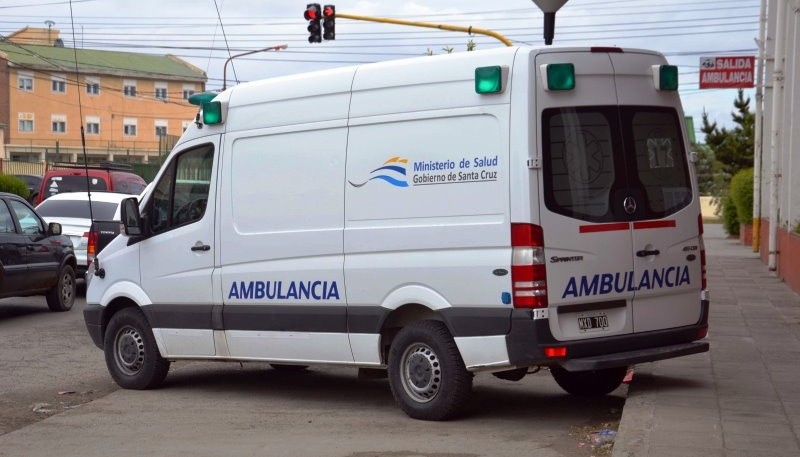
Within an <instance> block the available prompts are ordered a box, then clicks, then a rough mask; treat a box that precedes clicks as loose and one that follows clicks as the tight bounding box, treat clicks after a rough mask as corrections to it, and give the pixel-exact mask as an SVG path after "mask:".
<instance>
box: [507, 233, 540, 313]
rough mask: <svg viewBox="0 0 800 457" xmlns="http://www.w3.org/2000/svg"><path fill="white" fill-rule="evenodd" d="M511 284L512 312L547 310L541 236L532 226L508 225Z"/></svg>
mask: <svg viewBox="0 0 800 457" xmlns="http://www.w3.org/2000/svg"><path fill="white" fill-rule="evenodd" d="M511 283H512V290H513V295H514V307H515V308H546V307H547V272H546V270H545V262H544V234H543V232H542V228H541V227H539V226H538V225H533V224H511Z"/></svg>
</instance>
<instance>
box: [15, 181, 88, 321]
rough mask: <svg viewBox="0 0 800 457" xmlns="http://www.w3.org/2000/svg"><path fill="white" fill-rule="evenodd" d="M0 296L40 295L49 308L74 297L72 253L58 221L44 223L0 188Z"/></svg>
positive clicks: (57, 308)
mask: <svg viewBox="0 0 800 457" xmlns="http://www.w3.org/2000/svg"><path fill="white" fill-rule="evenodd" d="M0 264H2V267H0V298H6V297H19V296H27V295H44V296H45V297H47V306H49V307H50V309H51V310H52V311H68V310H69V309H70V308H72V304H73V303H74V301H75V265H76V261H75V253H74V252H73V249H72V241H70V239H69V237H68V236H66V235H62V234H61V224H58V223H55V222H53V223H50V224H46V223H45V222H44V220H43V219H42V218H41V217H40V216H39V215H38V214H37V213H36V211H35V210H34V209H33V208H32V207H31V206H30V205H29V204H28V202H26V201H25V200H24V199H23V198H22V197H19V196H17V195H13V194H7V193H4V192H0Z"/></svg>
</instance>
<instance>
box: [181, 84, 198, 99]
mask: <svg viewBox="0 0 800 457" xmlns="http://www.w3.org/2000/svg"><path fill="white" fill-rule="evenodd" d="M194 89H195V87H194V84H184V85H183V99H184V100H189V97H191V96H192V95H194Z"/></svg>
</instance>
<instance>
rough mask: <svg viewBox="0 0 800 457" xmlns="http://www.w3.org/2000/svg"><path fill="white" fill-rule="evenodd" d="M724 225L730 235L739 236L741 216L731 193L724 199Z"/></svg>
mask: <svg viewBox="0 0 800 457" xmlns="http://www.w3.org/2000/svg"><path fill="white" fill-rule="evenodd" d="M722 227H723V228H724V229H725V232H727V233H728V235H731V236H739V216H738V215H737V214H736V204H735V203H734V202H733V198H732V197H731V196H730V194H729V195H728V196H726V197H725V198H723V200H722Z"/></svg>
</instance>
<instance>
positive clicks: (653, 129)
mask: <svg viewBox="0 0 800 457" xmlns="http://www.w3.org/2000/svg"><path fill="white" fill-rule="evenodd" d="M622 122H623V124H624V125H625V126H629V127H630V135H629V136H628V139H629V141H630V142H631V144H630V146H629V147H628V149H630V150H632V151H634V153H633V154H632V156H633V158H634V160H635V163H633V164H631V165H630V168H631V169H633V170H636V173H635V176H634V177H635V180H636V181H637V185H636V187H638V188H639V189H641V190H642V192H643V198H640V199H638V200H639V203H640V210H641V212H642V213H643V214H644V215H645V216H646V217H647V218H651V219H656V218H661V217H664V216H667V215H669V214H672V213H674V212H676V211H677V210H679V209H681V208H683V207H685V206H686V205H688V204H689V203H690V202H691V199H692V185H691V179H690V177H689V169H688V166H687V163H686V152H685V150H684V147H683V140H682V138H681V131H680V125H679V124H678V122H677V115H676V114H675V111H674V110H673V109H669V108H666V109H662V108H655V107H626V108H624V109H623V110H622ZM642 204H644V206H643V207H642Z"/></svg>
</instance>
